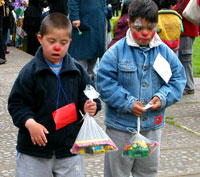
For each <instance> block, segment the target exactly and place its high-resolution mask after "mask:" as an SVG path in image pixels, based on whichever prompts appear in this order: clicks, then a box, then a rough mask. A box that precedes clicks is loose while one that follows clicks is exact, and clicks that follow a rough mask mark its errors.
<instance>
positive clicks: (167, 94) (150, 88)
mask: <svg viewBox="0 0 200 177" xmlns="http://www.w3.org/2000/svg"><path fill="white" fill-rule="evenodd" d="M159 53H160V54H161V55H162V56H163V57H164V58H165V59H166V60H167V61H168V63H169V64H170V67H171V71H172V76H171V78H170V80H169V82H168V83H165V81H164V80H163V79H162V78H161V77H160V76H159V75H158V73H157V72H156V71H155V70H154V68H153V64H154V61H155V58H156V57H157V55H158V54H159ZM96 84H97V89H98V91H99V93H100V95H101V99H102V100H103V101H104V102H105V103H106V104H105V112H106V118H105V125H106V126H109V127H113V128H116V129H119V130H123V131H127V129H128V128H131V129H134V130H136V129H137V117H136V116H135V115H134V114H133V113H132V107H133V104H134V103H135V101H136V100H140V101H141V103H142V104H143V105H144V106H145V105H146V104H147V103H148V102H149V101H150V100H151V99H152V97H154V96H158V97H159V98H160V99H161V102H162V107H161V109H159V110H156V111H150V110H147V111H146V112H145V113H144V114H143V115H142V116H141V130H152V129H157V128H160V127H162V126H164V124H165V108H166V107H167V106H170V105H171V104H173V103H175V102H177V101H180V99H181V97H182V93H183V90H184V88H185V84H186V75H185V71H184V68H183V66H182V64H181V63H180V61H179V59H178V58H177V56H176V55H175V54H174V52H173V51H172V50H171V49H169V48H168V47H167V46H166V45H165V44H164V43H162V41H161V40H160V38H159V37H158V35H156V36H155V37H154V38H153V39H152V41H151V42H150V44H149V47H140V46H138V45H137V44H136V43H135V41H134V39H133V38H132V35H131V33H130V30H128V31H127V35H126V37H125V38H123V39H121V40H120V41H118V42H117V43H116V44H115V45H113V46H112V47H111V48H110V49H109V50H108V51H107V52H106V53H105V54H104V56H103V58H102V59H101V62H100V65H99V69H98V72H97V78H96Z"/></svg>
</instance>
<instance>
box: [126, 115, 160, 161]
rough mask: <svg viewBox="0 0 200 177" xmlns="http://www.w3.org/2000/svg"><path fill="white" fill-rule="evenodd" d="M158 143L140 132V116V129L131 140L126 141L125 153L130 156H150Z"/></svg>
mask: <svg viewBox="0 0 200 177" xmlns="http://www.w3.org/2000/svg"><path fill="white" fill-rule="evenodd" d="M158 144H159V143H158V142H157V141H153V140H149V139H147V138H146V137H144V136H143V135H141V134H140V118H139V117H138V130H137V132H136V134H135V135H134V136H133V137H132V138H131V139H130V141H129V142H127V143H126V145H125V147H124V150H123V155H124V156H128V157H130V158H144V157H148V156H150V155H151V153H152V152H153V151H154V150H155V148H156V147H157V146H158Z"/></svg>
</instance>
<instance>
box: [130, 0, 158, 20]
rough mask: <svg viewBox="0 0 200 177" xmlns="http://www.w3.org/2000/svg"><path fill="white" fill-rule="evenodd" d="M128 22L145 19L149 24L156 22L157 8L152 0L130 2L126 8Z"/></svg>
mask: <svg viewBox="0 0 200 177" xmlns="http://www.w3.org/2000/svg"><path fill="white" fill-rule="evenodd" d="M128 16H129V20H130V22H134V21H135V19H136V18H139V17H141V18H145V19H146V20H148V21H150V22H158V6H157V5H156V3H155V2H154V1H152V0H132V1H131V4H130V5H129V8H128Z"/></svg>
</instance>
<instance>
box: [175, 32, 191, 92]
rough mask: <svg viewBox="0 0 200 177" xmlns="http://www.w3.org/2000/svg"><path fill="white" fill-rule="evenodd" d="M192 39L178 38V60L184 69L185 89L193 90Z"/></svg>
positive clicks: (186, 37) (187, 37)
mask: <svg viewBox="0 0 200 177" xmlns="http://www.w3.org/2000/svg"><path fill="white" fill-rule="evenodd" d="M194 39H195V38H194V37H189V36H181V37H180V49H179V59H180V61H181V63H182V65H183V66H184V68H185V72H186V77H187V83H186V87H185V89H188V90H194V79H193V65H192V59H193V43H194Z"/></svg>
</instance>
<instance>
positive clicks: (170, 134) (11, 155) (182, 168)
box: [0, 47, 200, 177]
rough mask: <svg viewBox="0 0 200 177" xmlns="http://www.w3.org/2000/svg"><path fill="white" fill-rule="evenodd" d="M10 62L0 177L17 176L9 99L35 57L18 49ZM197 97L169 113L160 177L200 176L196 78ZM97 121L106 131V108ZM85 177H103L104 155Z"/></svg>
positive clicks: (1, 104) (90, 162)
mask: <svg viewBox="0 0 200 177" xmlns="http://www.w3.org/2000/svg"><path fill="white" fill-rule="evenodd" d="M9 50H10V51H11V53H10V54H9V55H7V60H8V61H7V63H6V64H4V65H0V177H5V176H8V177H14V171H15V170H14V168H15V156H16V151H15V145H16V135H17V128H15V127H14V126H13V124H12V121H11V118H10V116H9V114H8V111H7V97H8V94H9V92H10V89H11V87H12V84H13V82H14V80H15V78H16V76H17V74H18V72H19V70H20V69H21V68H22V66H23V65H24V64H25V63H27V62H28V61H29V60H30V59H31V58H32V56H31V55H28V54H26V53H25V52H22V51H20V50H18V49H16V48H14V47H10V48H9ZM195 85H196V89H195V90H196V92H195V94H194V95H186V96H183V98H182V101H181V102H179V103H177V104H175V105H173V106H171V107H169V108H168V109H167V111H166V114H167V117H168V120H169V121H170V122H171V123H167V124H166V126H165V127H164V128H163V129H162V143H161V164H160V168H159V173H158V177H182V176H184V177H200V78H195ZM95 120H96V121H97V122H98V123H99V125H101V126H102V127H103V128H105V127H104V126H103V120H104V109H102V111H101V112H100V113H98V114H97V116H96V117H95ZM85 177H103V155H98V156H85Z"/></svg>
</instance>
